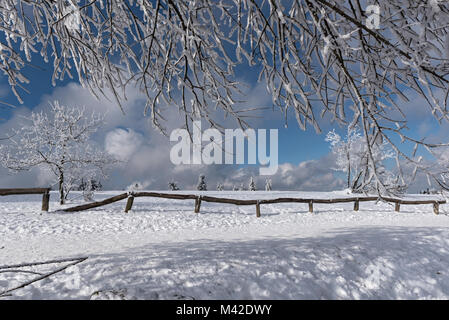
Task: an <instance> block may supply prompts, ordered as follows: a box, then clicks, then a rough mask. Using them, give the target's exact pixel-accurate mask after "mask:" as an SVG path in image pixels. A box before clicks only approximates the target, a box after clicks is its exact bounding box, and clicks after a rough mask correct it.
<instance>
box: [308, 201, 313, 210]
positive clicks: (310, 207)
mask: <svg viewBox="0 0 449 320" xmlns="http://www.w3.org/2000/svg"><path fill="white" fill-rule="evenodd" d="M309 212H313V200H310V201H309Z"/></svg>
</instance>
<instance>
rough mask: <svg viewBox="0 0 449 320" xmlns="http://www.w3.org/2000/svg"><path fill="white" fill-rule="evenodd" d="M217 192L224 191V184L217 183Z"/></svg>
mask: <svg viewBox="0 0 449 320" xmlns="http://www.w3.org/2000/svg"><path fill="white" fill-rule="evenodd" d="M217 191H223V184H221V182H219V183H217Z"/></svg>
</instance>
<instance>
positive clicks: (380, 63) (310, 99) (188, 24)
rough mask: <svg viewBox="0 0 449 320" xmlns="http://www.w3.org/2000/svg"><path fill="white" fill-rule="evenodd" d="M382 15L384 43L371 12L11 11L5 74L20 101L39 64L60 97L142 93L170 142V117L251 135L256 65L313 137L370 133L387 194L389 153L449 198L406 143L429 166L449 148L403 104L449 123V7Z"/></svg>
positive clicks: (101, 3) (274, 1)
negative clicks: (414, 126)
mask: <svg viewBox="0 0 449 320" xmlns="http://www.w3.org/2000/svg"><path fill="white" fill-rule="evenodd" d="M373 3H374V4H375V5H376V6H378V8H379V12H380V15H381V17H380V19H379V20H380V25H379V28H378V29H373V28H369V27H368V26H367V25H366V23H365V22H366V20H367V19H368V14H367V12H366V11H365V10H366V8H365V6H366V5H367V2H366V1H362V0H349V1H347V0H298V1H288V2H283V1H281V0H263V1H255V0H229V1H212V0H196V1H172V0H157V1H148V0H129V1H113V0H97V1H88V0H81V1H75V0H65V1H63V0H59V1H45V0H5V1H2V3H1V4H0V32H2V33H3V36H2V37H0V69H1V70H2V71H3V73H4V74H5V75H6V76H7V77H8V80H9V84H10V86H11V89H12V90H13V92H14V94H16V96H17V98H18V99H19V101H21V91H26V89H25V87H24V85H25V84H26V83H28V79H26V77H25V76H24V75H23V70H24V68H26V67H27V65H28V64H30V63H31V61H32V56H33V54H40V55H41V56H42V57H43V58H44V60H45V61H48V60H49V59H52V60H53V67H54V68H53V70H54V72H53V82H54V83H56V81H57V80H62V79H64V77H66V76H68V77H77V78H78V80H79V81H80V82H81V84H82V85H83V86H85V87H88V88H89V89H90V90H91V92H92V93H93V94H94V95H96V96H98V95H106V94H107V92H109V91H111V92H112V93H113V96H114V98H115V100H116V103H117V104H118V105H119V106H121V104H122V103H123V101H124V99H126V95H125V89H126V87H127V86H129V85H137V86H138V87H139V88H140V89H141V91H142V92H143V93H144V94H145V95H146V97H147V101H146V106H145V113H148V114H150V115H151V119H152V122H153V124H154V125H155V126H156V127H158V128H159V129H161V130H162V131H163V132H164V127H163V120H164V118H163V117H162V114H161V108H162V106H164V105H176V106H177V107H178V109H179V110H180V112H181V114H182V115H183V116H184V118H185V126H186V128H187V129H189V127H191V121H192V120H194V119H197V118H198V117H201V118H203V119H205V120H207V121H208V122H209V124H210V126H212V127H217V128H220V120H217V118H216V117H217V112H216V110H219V111H220V112H221V113H220V114H222V115H223V114H224V115H225V116H231V117H233V118H234V119H235V120H236V121H237V122H238V124H239V125H240V126H242V127H245V126H248V124H247V123H246V122H245V118H244V117H243V116H242V113H241V111H242V110H239V107H238V103H237V102H238V100H237V99H238V97H239V96H240V90H239V87H240V84H239V83H238V81H237V78H238V76H237V75H235V71H236V70H238V69H237V68H238V67H239V66H241V65H246V66H247V68H252V69H254V70H255V72H259V80H261V81H264V82H265V83H266V85H267V90H268V91H269V92H270V93H271V95H272V98H273V104H274V105H275V106H277V107H278V108H279V110H280V111H281V112H284V113H287V112H289V110H292V111H293V112H294V113H295V115H296V119H297V122H298V124H299V126H300V127H301V128H303V129H306V127H307V126H308V125H311V126H313V127H314V128H315V130H316V131H317V132H320V131H321V128H320V125H319V121H318V118H319V117H322V116H324V115H326V114H328V115H330V116H331V118H332V119H333V120H334V121H336V122H337V123H339V124H341V125H344V126H350V127H353V126H354V125H356V124H358V125H359V126H360V128H361V129H362V131H363V135H364V139H365V144H366V146H367V155H368V164H369V166H370V167H371V169H370V170H371V171H372V174H373V177H374V178H375V179H376V180H378V181H381V180H382V179H381V178H380V173H379V172H378V170H377V167H376V164H375V162H376V161H375V159H374V155H373V150H372V148H374V145H375V144H376V143H377V142H376V141H379V140H381V141H386V143H388V144H390V147H391V148H392V149H393V151H394V152H395V154H396V158H397V163H400V162H401V161H402V162H404V161H405V162H407V163H409V164H412V165H414V166H416V167H417V168H419V169H420V170H421V171H422V172H424V173H425V174H427V175H428V176H429V177H431V178H432V179H434V180H435V181H436V182H437V183H438V184H440V185H441V186H442V187H444V188H448V187H449V184H448V183H447V181H446V180H444V179H442V178H441V172H436V171H435V170H433V169H432V168H430V167H429V166H424V165H423V164H422V162H421V160H420V159H419V158H418V157H416V156H415V153H413V154H410V153H406V152H404V150H403V148H400V143H398V142H396V141H397V140H398V139H399V140H401V141H403V142H405V143H410V144H415V145H416V146H417V147H419V146H421V147H424V148H426V150H428V151H429V152H430V153H434V151H435V150H436V149H438V148H439V147H445V146H447V144H445V143H441V144H429V143H427V142H425V141H424V140H422V139H416V138H414V137H412V136H411V135H410V134H409V133H408V132H407V123H408V119H407V112H406V110H403V107H402V106H401V101H399V100H402V101H408V97H409V96H410V95H411V94H412V93H417V94H418V95H420V96H421V97H423V98H424V99H425V101H426V102H427V104H428V107H429V113H431V114H432V115H433V116H434V117H435V118H436V119H437V120H438V121H440V122H441V121H447V120H448V108H447V104H448V103H447V102H448V101H447V99H448V96H449V79H448V72H449V60H448V58H449V50H448V41H447V40H448V36H447V34H448V31H449V23H448V22H449V3H447V1H441V0H432V1H427V0H392V1H377V0H376V1H373ZM286 119H287V117H286ZM383 187H384V186H382V183H380V185H379V188H380V189H383Z"/></svg>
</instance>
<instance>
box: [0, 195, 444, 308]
mask: <svg viewBox="0 0 449 320" xmlns="http://www.w3.org/2000/svg"><path fill="white" fill-rule="evenodd" d="M119 193H122V191H103V192H98V193H96V194H95V199H96V200H102V199H105V198H107V197H111V196H113V195H117V194H119ZM180 193H187V192H181V191H180ZM190 193H191V192H190ZM196 193H199V192H196ZM201 194H208V195H213V196H217V197H229V198H239V199H266V198H275V197H304V198H312V197H313V198H323V199H328V198H337V197H343V196H348V197H349V196H351V195H345V194H344V193H343V192H326V193H325V192H262V191H260V192H259V191H256V192H249V191H242V192H226V191H223V192H201ZM78 195H79V194H76V193H75V194H73V195H72V197H76V196H78ZM405 197H406V198H407V199H409V198H410V199H436V198H438V199H441V197H439V196H437V195H432V196H431V195H406V196H405ZM57 198H58V196H57V194H56V193H53V192H52V194H51V203H50V212H41V210H40V208H41V196H38V195H28V196H5V197H0V265H2V266H5V265H14V264H21V263H27V262H34V261H46V260H54V259H64V258H72V257H75V258H76V257H84V256H87V257H88V259H87V260H85V261H83V262H81V263H78V264H76V265H72V266H70V267H68V268H66V269H65V270H63V271H61V272H58V273H55V274H54V275H52V276H50V277H47V278H45V279H43V280H41V281H37V282H34V283H33V284H30V285H28V286H25V287H23V288H21V289H17V290H14V291H12V292H11V294H10V295H7V296H4V297H2V298H0V300H5V299H6V300H7V299H448V298H449V268H448V266H449V228H448V227H449V215H448V214H449V205H447V204H443V205H441V206H440V214H439V215H435V214H434V213H433V210H432V205H404V206H401V210H400V212H395V210H394V205H392V204H389V203H385V202H363V203H360V210H359V211H354V210H353V203H341V204H336V205H327V204H315V205H314V212H313V213H311V212H308V206H307V204H272V205H269V204H265V205H261V217H260V218H257V217H256V214H255V206H234V205H232V204H229V205H227V204H226V205H224V204H215V203H203V204H202V206H201V213H199V214H195V213H194V203H193V201H192V200H169V199H159V198H136V199H135V202H134V206H133V209H132V210H131V211H130V212H128V213H124V207H125V203H126V201H119V202H116V203H113V204H110V205H107V206H104V207H99V208H96V209H92V210H89V211H82V212H76V213H66V212H62V211H58V209H60V208H61V206H60V205H59V204H58V203H57V201H56V200H57ZM79 199H80V197H79ZM77 201H78V202H77ZM81 203H82V200H76V201H75V200H74V201H72V203H69V204H66V205H65V206H64V207H69V206H73V205H76V204H81ZM62 265H63V264H47V265H36V266H30V267H26V268H21V270H22V272H12V271H11V270H9V271H6V269H5V270H3V271H2V270H1V269H0V292H2V291H6V290H8V289H9V288H14V287H16V286H19V285H20V284H22V283H26V282H27V281H30V280H32V279H33V278H35V277H36V274H45V273H48V272H51V271H52V270H55V269H57V268H60V267H61V266H62Z"/></svg>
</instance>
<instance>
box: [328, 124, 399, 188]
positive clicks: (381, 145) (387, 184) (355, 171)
mask: <svg viewBox="0 0 449 320" xmlns="http://www.w3.org/2000/svg"><path fill="white" fill-rule="evenodd" d="M325 140H326V141H327V142H329V143H330V147H331V150H332V153H333V154H334V155H335V156H336V163H335V164H336V166H335V168H334V170H337V171H342V172H344V173H345V174H346V184H347V188H348V189H351V191H352V192H368V191H371V192H372V191H376V192H381V191H388V192H402V191H404V190H405V188H406V182H405V180H404V179H401V180H400V179H399V176H398V175H394V174H393V173H392V172H391V171H390V170H388V169H387V168H386V161H387V160H388V159H392V158H394V153H393V151H392V150H391V149H390V148H389V145H388V143H386V142H385V141H384V142H376V143H375V144H374V145H373V146H372V147H371V150H370V151H369V150H368V148H367V146H366V144H365V143H364V140H363V137H362V135H361V134H360V131H359V128H358V127H357V126H355V127H352V128H351V127H349V128H348V129H347V134H346V137H345V138H344V139H342V137H341V136H340V135H339V134H338V133H336V132H335V130H332V131H330V132H328V134H327V135H326V139H325ZM369 152H371V155H372V157H373V161H374V164H375V167H376V170H377V175H378V177H377V179H375V178H374V172H373V170H372V168H371V166H370V161H369V157H370V155H369ZM378 179H380V181H378ZM381 188H384V190H381Z"/></svg>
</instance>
